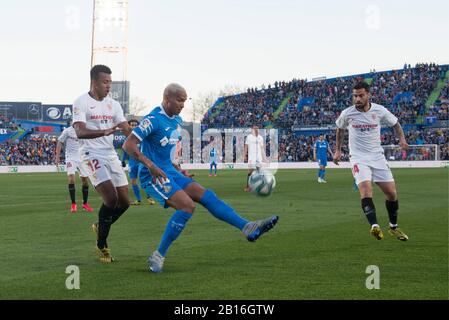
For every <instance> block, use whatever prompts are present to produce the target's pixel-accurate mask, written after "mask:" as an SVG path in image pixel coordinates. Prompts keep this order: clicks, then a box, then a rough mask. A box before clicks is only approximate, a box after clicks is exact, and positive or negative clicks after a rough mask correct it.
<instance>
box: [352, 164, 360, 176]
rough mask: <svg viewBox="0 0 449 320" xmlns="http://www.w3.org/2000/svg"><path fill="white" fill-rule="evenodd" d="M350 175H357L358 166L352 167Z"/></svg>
mask: <svg viewBox="0 0 449 320" xmlns="http://www.w3.org/2000/svg"><path fill="white" fill-rule="evenodd" d="M352 173H353V174H356V173H359V166H358V165H354V167H353V168H352Z"/></svg>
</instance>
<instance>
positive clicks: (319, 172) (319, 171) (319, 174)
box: [318, 169, 321, 179]
mask: <svg viewBox="0 0 449 320" xmlns="http://www.w3.org/2000/svg"><path fill="white" fill-rule="evenodd" d="M318 178H320V179H321V169H320V170H318Z"/></svg>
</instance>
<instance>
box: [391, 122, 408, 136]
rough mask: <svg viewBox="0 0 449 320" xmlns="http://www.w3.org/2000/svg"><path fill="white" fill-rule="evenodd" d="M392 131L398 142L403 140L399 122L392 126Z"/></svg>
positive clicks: (402, 131)
mask: <svg viewBox="0 0 449 320" xmlns="http://www.w3.org/2000/svg"><path fill="white" fill-rule="evenodd" d="M393 129H394V132H395V134H396V136H397V137H398V138H399V140H403V139H404V140H405V136H404V130H402V127H401V124H400V123H399V122H398V123H396V124H395V125H394V126H393Z"/></svg>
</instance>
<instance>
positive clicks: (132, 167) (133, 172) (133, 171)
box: [122, 119, 156, 206]
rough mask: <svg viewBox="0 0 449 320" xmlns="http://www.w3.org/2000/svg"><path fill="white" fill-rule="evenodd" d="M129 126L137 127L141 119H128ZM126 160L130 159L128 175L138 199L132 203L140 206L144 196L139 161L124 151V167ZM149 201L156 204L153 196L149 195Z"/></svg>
mask: <svg viewBox="0 0 449 320" xmlns="http://www.w3.org/2000/svg"><path fill="white" fill-rule="evenodd" d="M128 124H129V126H130V127H131V129H134V128H136V127H137V126H138V125H139V121H137V120H136V119H131V120H129V121H128ZM126 161H128V168H129V171H128V175H129V179H130V180H131V187H132V189H133V193H134V196H135V197H136V201H134V202H131V204H132V205H134V206H138V205H140V204H142V196H141V195H140V188H139V185H138V184H137V175H138V171H139V162H138V161H137V160H135V159H134V158H133V157H130V156H129V155H128V154H127V153H126V152H125V151H123V155H122V167H123V168H124V167H126ZM147 201H148V203H149V204H151V205H154V204H156V201H154V199H152V198H151V196H148V195H147Z"/></svg>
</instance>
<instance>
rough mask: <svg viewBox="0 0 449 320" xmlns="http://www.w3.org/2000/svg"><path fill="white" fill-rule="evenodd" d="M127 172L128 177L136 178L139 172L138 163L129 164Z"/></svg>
mask: <svg viewBox="0 0 449 320" xmlns="http://www.w3.org/2000/svg"><path fill="white" fill-rule="evenodd" d="M128 174H129V178H130V179H137V177H138V174H139V164H137V165H134V166H130V167H129V172H128Z"/></svg>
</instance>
